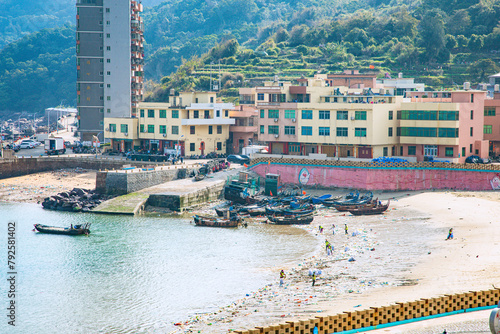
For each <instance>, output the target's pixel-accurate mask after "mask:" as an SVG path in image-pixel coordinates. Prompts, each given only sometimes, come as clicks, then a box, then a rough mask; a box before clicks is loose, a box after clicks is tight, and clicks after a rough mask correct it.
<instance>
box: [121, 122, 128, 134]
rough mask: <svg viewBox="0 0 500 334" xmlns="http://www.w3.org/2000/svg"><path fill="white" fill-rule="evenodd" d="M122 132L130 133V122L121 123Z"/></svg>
mask: <svg viewBox="0 0 500 334" xmlns="http://www.w3.org/2000/svg"><path fill="white" fill-rule="evenodd" d="M120 132H121V133H128V124H121V125H120Z"/></svg>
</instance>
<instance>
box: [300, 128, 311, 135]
mask: <svg viewBox="0 0 500 334" xmlns="http://www.w3.org/2000/svg"><path fill="white" fill-rule="evenodd" d="M312 134H313V128H312V126H303V127H302V135H303V136H312Z"/></svg>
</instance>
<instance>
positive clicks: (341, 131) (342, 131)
mask: <svg viewBox="0 0 500 334" xmlns="http://www.w3.org/2000/svg"><path fill="white" fill-rule="evenodd" d="M337 137H347V128H337Z"/></svg>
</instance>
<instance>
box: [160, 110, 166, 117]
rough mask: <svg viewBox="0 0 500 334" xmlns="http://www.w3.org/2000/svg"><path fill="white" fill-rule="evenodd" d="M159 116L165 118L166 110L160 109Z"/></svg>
mask: <svg viewBox="0 0 500 334" xmlns="http://www.w3.org/2000/svg"><path fill="white" fill-rule="evenodd" d="M160 118H167V111H166V110H160Z"/></svg>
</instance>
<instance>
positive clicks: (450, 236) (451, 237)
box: [446, 228, 453, 240]
mask: <svg viewBox="0 0 500 334" xmlns="http://www.w3.org/2000/svg"><path fill="white" fill-rule="evenodd" d="M451 239H453V228H450V230H449V231H448V237H447V238H446V240H451Z"/></svg>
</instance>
